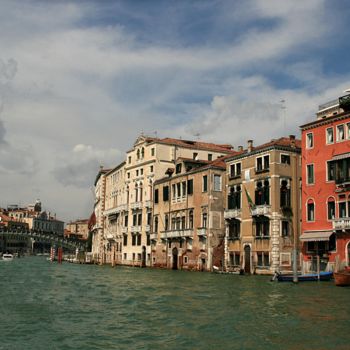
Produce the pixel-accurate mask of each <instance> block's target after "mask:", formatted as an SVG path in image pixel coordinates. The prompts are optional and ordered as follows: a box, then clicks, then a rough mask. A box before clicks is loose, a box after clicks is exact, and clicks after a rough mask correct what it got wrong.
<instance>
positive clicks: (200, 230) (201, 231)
mask: <svg viewBox="0 0 350 350" xmlns="http://www.w3.org/2000/svg"><path fill="white" fill-rule="evenodd" d="M206 235H207V228H206V227H200V228H197V236H206Z"/></svg>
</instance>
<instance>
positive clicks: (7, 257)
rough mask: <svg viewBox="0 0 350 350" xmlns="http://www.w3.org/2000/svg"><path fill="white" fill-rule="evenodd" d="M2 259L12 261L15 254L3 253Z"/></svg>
mask: <svg viewBox="0 0 350 350" xmlns="http://www.w3.org/2000/svg"><path fill="white" fill-rule="evenodd" d="M2 260H3V261H12V260H13V255H12V254H3V255H2Z"/></svg>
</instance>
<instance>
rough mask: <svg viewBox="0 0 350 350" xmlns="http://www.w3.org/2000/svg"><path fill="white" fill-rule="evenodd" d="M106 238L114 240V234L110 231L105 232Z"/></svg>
mask: <svg viewBox="0 0 350 350" xmlns="http://www.w3.org/2000/svg"><path fill="white" fill-rule="evenodd" d="M106 239H107V240H108V241H114V239H115V236H114V235H113V234H112V233H107V234H106Z"/></svg>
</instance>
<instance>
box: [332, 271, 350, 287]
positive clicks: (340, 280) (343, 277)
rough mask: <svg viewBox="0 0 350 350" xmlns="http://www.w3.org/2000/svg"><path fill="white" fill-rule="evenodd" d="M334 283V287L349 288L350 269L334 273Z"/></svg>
mask: <svg viewBox="0 0 350 350" xmlns="http://www.w3.org/2000/svg"><path fill="white" fill-rule="evenodd" d="M334 282H335V285H336V286H340V287H344V286H350V269H346V270H343V271H338V272H334Z"/></svg>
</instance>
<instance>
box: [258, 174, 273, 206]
mask: <svg viewBox="0 0 350 350" xmlns="http://www.w3.org/2000/svg"><path fill="white" fill-rule="evenodd" d="M255 204H256V205H269V204H270V183H269V180H265V181H264V182H263V181H258V182H257V184H256V189H255Z"/></svg>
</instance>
